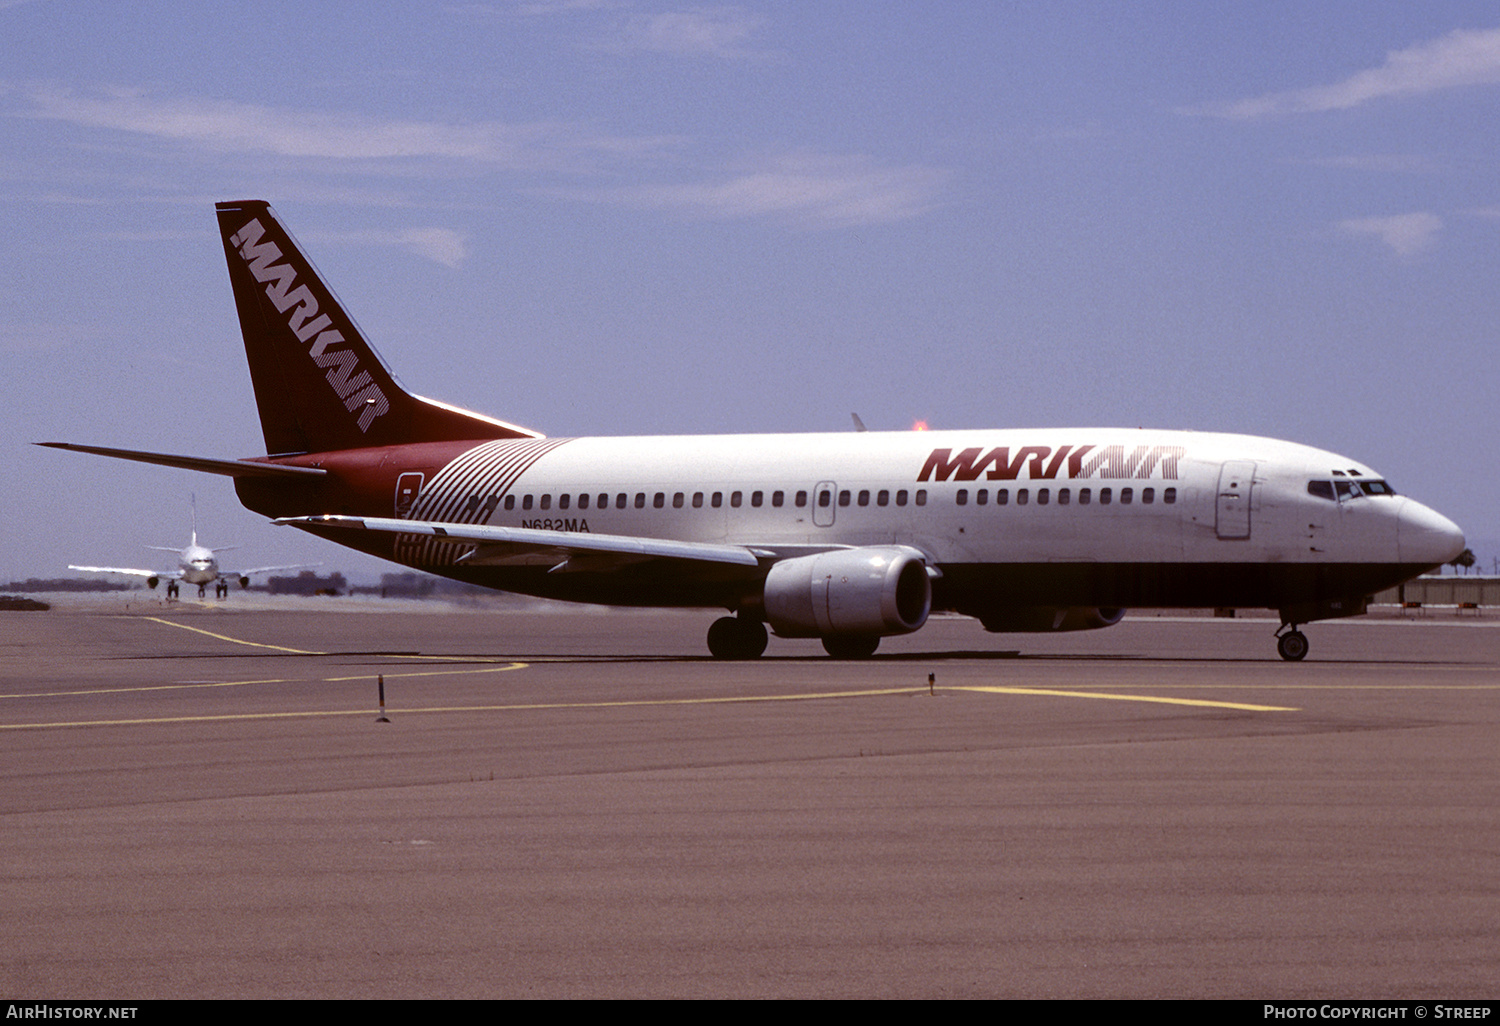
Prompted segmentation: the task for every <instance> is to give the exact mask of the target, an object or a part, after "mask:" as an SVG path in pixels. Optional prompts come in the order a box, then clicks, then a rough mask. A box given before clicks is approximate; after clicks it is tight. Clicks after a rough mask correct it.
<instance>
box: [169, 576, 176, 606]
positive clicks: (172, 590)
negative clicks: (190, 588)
mask: <svg viewBox="0 0 1500 1026" xmlns="http://www.w3.org/2000/svg"><path fill="white" fill-rule="evenodd" d="M176 597H177V582H176V581H168V582H167V599H168V600H169V601H170V600H171V599H175V598H176Z"/></svg>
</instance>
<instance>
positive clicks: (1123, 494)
mask: <svg viewBox="0 0 1500 1026" xmlns="http://www.w3.org/2000/svg"><path fill="white" fill-rule="evenodd" d="M1134 497H1135V489H1134V488H1121V489H1120V505H1121V506H1128V505H1130V500H1131V499H1133V498H1134Z"/></svg>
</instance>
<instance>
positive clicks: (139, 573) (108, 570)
mask: <svg viewBox="0 0 1500 1026" xmlns="http://www.w3.org/2000/svg"><path fill="white" fill-rule="evenodd" d="M68 569H69V570H83V571H85V572H87V573H91V574H129V575H130V576H132V577H160V578H161V579H162V580H164V581H175V580H177V579H178V578H179V577H181V576H182V571H181V570H137V569H136V568H134V567H128V566H74V565H73V564H71V563H69V564H68Z"/></svg>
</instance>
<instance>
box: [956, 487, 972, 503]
mask: <svg viewBox="0 0 1500 1026" xmlns="http://www.w3.org/2000/svg"><path fill="white" fill-rule="evenodd" d="M953 502H954V503H955V504H956V505H959V506H967V505H968V504H969V490H968V489H967V488H960V489H959V490H958V492H957V493H956V494H955V495H954V496H953Z"/></svg>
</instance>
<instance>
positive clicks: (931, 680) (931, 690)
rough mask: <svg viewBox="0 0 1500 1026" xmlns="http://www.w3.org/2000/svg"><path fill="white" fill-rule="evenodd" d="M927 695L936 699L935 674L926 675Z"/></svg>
mask: <svg viewBox="0 0 1500 1026" xmlns="http://www.w3.org/2000/svg"><path fill="white" fill-rule="evenodd" d="M927 693H928V694H929V695H932V696H933V697H934V698H936V697H937V674H935V673H929V674H928V675H927Z"/></svg>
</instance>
